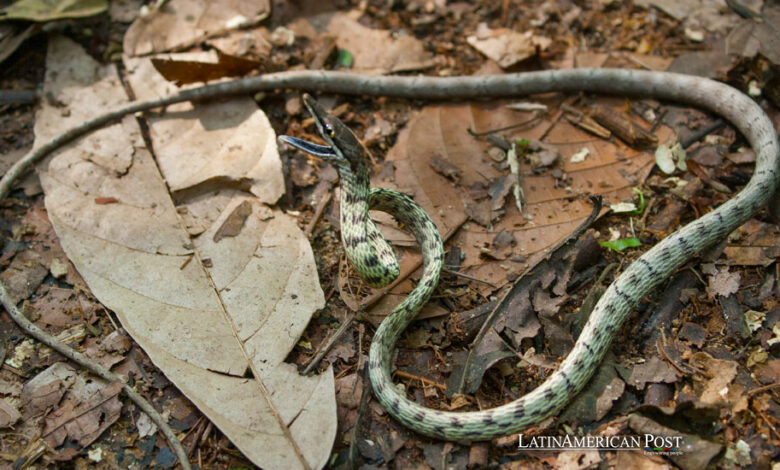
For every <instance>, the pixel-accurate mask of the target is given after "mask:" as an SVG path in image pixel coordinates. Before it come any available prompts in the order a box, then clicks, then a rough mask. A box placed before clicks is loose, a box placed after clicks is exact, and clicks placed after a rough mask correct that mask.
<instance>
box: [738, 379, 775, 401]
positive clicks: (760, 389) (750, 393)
mask: <svg viewBox="0 0 780 470" xmlns="http://www.w3.org/2000/svg"><path fill="white" fill-rule="evenodd" d="M778 387H780V382H775V383H772V384H769V385H764V386H763V387H758V388H754V389H753V390H749V391H748V392H747V393H746V395H747V397H748V398H751V397H752V396H753V395H756V394H759V393H761V392H766V391H767V390H772V389H773V388H778Z"/></svg>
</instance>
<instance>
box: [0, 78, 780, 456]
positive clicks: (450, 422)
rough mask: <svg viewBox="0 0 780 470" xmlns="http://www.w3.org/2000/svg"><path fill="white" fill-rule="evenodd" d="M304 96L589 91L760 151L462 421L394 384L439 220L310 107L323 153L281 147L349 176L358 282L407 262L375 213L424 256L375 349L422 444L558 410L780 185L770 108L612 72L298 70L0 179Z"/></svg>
mask: <svg viewBox="0 0 780 470" xmlns="http://www.w3.org/2000/svg"><path fill="white" fill-rule="evenodd" d="M279 89H296V90H308V91H312V92H322V93H337V94H349V95H369V96H386V97H399V98H412V99H437V100H446V99H461V100H462V99H469V98H480V99H484V98H505V97H510V96H524V95H530V94H535V93H549V92H564V93H578V92H590V93H601V94H611V95H631V96H642V97H648V98H654V99H658V100H668V101H672V102H679V103H684V104H689V105H692V106H694V107H697V108H701V109H703V110H707V111H710V112H712V113H714V114H716V115H719V116H721V117H722V118H724V119H725V120H726V121H729V122H730V123H731V124H732V125H733V126H734V127H735V128H736V129H737V130H738V131H739V132H740V133H741V134H742V135H743V136H744V137H745V139H746V140H747V141H748V142H749V144H750V146H751V148H752V149H753V151H754V152H755V167H754V170H753V175H752V176H751V178H750V181H748V183H747V184H746V185H745V186H744V188H742V190H741V191H740V192H739V193H738V194H736V195H735V196H733V197H732V198H730V199H729V200H728V201H726V202H725V203H723V204H721V205H720V206H719V207H717V208H715V209H713V210H711V211H710V212H708V213H706V214H704V215H702V216H701V217H699V218H698V219H696V220H694V221H692V222H690V223H688V224H687V225H685V226H684V227H682V228H680V229H678V230H677V231H675V232H674V233H672V234H670V235H668V236H667V237H665V238H664V239H663V240H661V241H660V242H659V243H657V244H656V245H655V246H653V247H652V248H651V249H650V250H648V251H647V252H645V253H644V254H643V255H642V256H641V257H639V258H638V259H636V260H635V261H634V262H632V263H631V264H630V265H629V266H628V267H627V268H626V269H625V270H624V271H623V272H622V273H621V274H620V275H619V276H618V277H617V279H615V280H614V281H613V282H612V283H611V284H610V286H609V287H608V288H607V290H606V291H605V293H604V294H603V295H602V296H601V298H600V300H599V301H598V303H597V304H596V306H595V307H594V309H593V311H592V312H591V314H590V316H589V319H588V322H587V323H586V324H585V327H584V328H583V330H582V332H581V333H580V335H579V337H578V338H577V341H576V343H575V345H574V347H573V348H572V350H571V352H570V353H569V354H568V355H567V357H566V358H565V359H564V360H563V361H562V362H561V364H560V366H559V367H558V368H557V370H556V371H555V372H554V373H553V374H551V375H550V376H549V377H548V378H547V379H546V380H545V381H544V382H543V383H542V384H541V385H539V386H538V387H537V388H535V389H534V390H532V391H531V392H530V393H528V394H526V395H524V396H522V397H520V398H518V399H517V400H514V401H512V402H510V403H507V404H504V405H501V406H498V407H496V408H491V409H486V410H481V411H470V412H453V411H441V410H434V409H430V408H426V407H424V406H422V405H420V404H418V403H416V402H414V401H412V400H410V399H408V398H407V397H406V395H405V393H404V392H402V391H401V390H399V389H398V388H397V387H396V385H395V384H394V383H393V379H392V364H393V354H394V351H395V347H396V343H397V341H398V339H399V337H400V335H401V333H402V332H403V331H404V329H405V328H406V327H407V326H408V324H409V323H410V322H411V321H412V320H413V319H414V317H415V316H416V314H417V313H418V312H419V311H420V309H421V308H422V307H423V306H424V305H425V303H426V302H427V301H428V300H429V299H430V296H431V293H432V292H433V290H434V289H435V288H436V285H437V284H438V281H439V276H440V272H441V267H442V262H443V255H444V249H443V244H442V239H441V235H440V234H439V232H438V230H437V228H436V226H435V224H434V223H433V222H432V220H431V218H430V216H429V215H428V214H427V213H426V212H425V210H423V209H422V208H421V207H420V206H419V205H418V204H416V203H415V202H414V200H413V199H412V198H410V197H408V196H405V195H403V194H401V193H398V192H395V191H390V190H387V189H381V188H373V189H372V188H370V186H369V185H370V181H369V176H370V172H369V169H368V166H367V164H366V163H365V158H366V154H365V149H364V148H363V146H362V145H361V144H360V141H359V140H358V139H357V138H356V137H355V135H354V134H353V133H352V131H351V130H350V129H349V128H348V127H347V126H346V125H345V124H343V123H342V122H341V121H340V120H339V119H337V118H336V117H334V116H332V115H329V114H328V113H327V112H326V111H325V110H324V109H323V108H322V106H320V105H318V104H317V103H316V101H315V100H313V99H312V98H311V97H306V98H304V103H305V104H306V107H307V109H308V111H309V112H310V113H311V114H312V116H313V118H314V122H315V123H316V126H317V129H318V131H319V133H320V135H321V137H322V139H323V140H324V141H325V144H326V145H320V144H314V143H311V142H307V141H305V140H302V139H297V138H295V137H290V136H280V139H281V140H282V141H283V142H286V143H288V144H291V145H293V146H294V147H297V148H299V149H301V150H303V151H305V152H309V153H311V154H313V155H317V156H319V157H320V158H322V159H323V160H326V161H328V162H330V163H332V164H333V165H334V166H335V167H336V169H337V171H338V172H339V175H340V178H339V179H340V185H341V188H342V196H341V201H340V204H341V206H340V207H341V215H340V222H341V235H342V237H341V238H342V244H343V245H344V248H345V251H346V254H347V257H348V258H349V259H350V262H351V264H352V266H353V267H354V268H355V271H356V272H357V273H358V275H360V276H362V277H364V279H366V282H367V283H369V284H371V285H375V286H379V285H384V284H386V283H388V282H391V280H392V279H393V278H394V277H396V276H398V271H399V269H398V263H397V261H396V260H395V257H394V255H393V254H392V250H391V248H390V246H389V244H388V243H387V242H386V241H385V240H384V238H383V237H382V236H381V233H380V232H379V231H378V229H377V227H376V225H375V224H374V222H373V221H372V220H371V218H370V217H369V214H368V209H369V208H372V209H378V210H384V211H386V212H388V213H390V214H391V215H393V216H394V217H395V218H396V219H397V220H398V221H399V222H400V223H402V224H404V225H405V226H406V227H407V228H408V229H409V230H410V231H411V232H412V233H413V234H414V236H415V238H416V239H417V241H418V243H419V244H420V245H421V248H422V255H423V274H422V276H421V278H420V280H419V282H418V283H417V286H416V287H415V288H414V289H413V290H412V292H411V293H410V294H409V295H408V296H407V298H406V299H404V300H403V301H402V302H401V303H400V304H399V305H398V306H397V307H396V308H395V309H394V310H393V311H392V312H391V313H390V315H388V317H387V318H385V319H384V320H383V321H382V323H381V324H380V325H379V327H378V328H377V330H376V332H375V333H374V336H373V338H372V340H371V346H370V348H369V360H368V374H369V379H370V381H371V386H372V389H373V391H374V395H375V396H376V398H377V400H378V401H379V402H380V404H381V405H382V406H383V407H384V408H385V409H386V410H387V411H388V412H389V413H390V414H391V415H392V416H393V417H394V418H395V419H396V420H397V421H398V422H400V423H401V424H403V425H404V426H406V427H408V428H410V429H412V430H413V431H415V432H417V433H420V434H422V435H426V436H430V437H433V438H438V439H445V440H458V441H479V440H489V439H493V438H495V437H499V436H503V435H509V434H513V433H516V432H518V431H521V430H523V429H525V428H528V427H530V426H533V425H534V424H537V423H539V422H540V421H542V420H544V419H546V418H547V417H549V416H551V415H553V414H555V413H556V412H558V411H560V410H561V409H562V408H563V407H564V406H565V405H566V404H567V403H569V402H570V401H571V400H572V399H573V398H574V396H575V395H577V393H579V392H580V391H581V390H582V389H583V388H584V386H585V385H586V384H587V382H588V381H589V379H590V377H591V376H592V375H593V373H594V371H595V370H596V368H597V367H598V365H599V364H600V363H601V360H602V359H603V357H604V355H605V354H606V352H607V350H608V349H609V347H610V345H611V342H612V340H613V338H614V337H615V333H616V331H617V330H618V329H620V328H621V326H622V325H623V323H624V322H625V321H626V319H627V318H628V317H629V315H630V314H631V312H632V311H633V309H634V308H635V307H636V306H637V304H638V303H639V302H640V301H641V300H642V298H643V297H644V296H645V295H647V294H648V293H650V292H651V291H652V290H653V289H655V288H656V287H658V286H659V285H660V284H661V283H663V282H664V281H665V280H666V279H667V278H668V277H669V276H670V274H671V273H672V272H674V271H675V270H676V269H678V268H680V267H681V266H682V265H684V264H685V263H687V262H688V261H689V260H691V259H692V258H694V257H695V256H696V255H697V254H698V253H700V252H701V251H702V250H705V249H706V248H708V247H711V246H712V245H714V244H715V243H717V242H718V241H720V240H723V239H724V238H725V237H726V236H727V235H728V234H729V233H731V232H732V231H733V230H735V229H736V228H737V227H739V226H740V225H742V224H743V223H744V222H745V221H747V220H748V219H749V218H751V217H752V216H753V215H754V214H756V213H757V212H758V211H759V210H760V209H761V208H762V207H763V206H764V205H765V204H766V203H767V202H769V201H770V200H772V199H773V198H774V202H775V203H777V202H778V201H777V197H776V195H775V191H776V189H777V186H778V183H779V181H778V179H779V178H780V145H778V136H777V131H776V130H775V128H774V125H773V124H772V121H771V120H770V119H769V117H768V116H767V115H766V113H764V111H763V110H762V109H761V107H760V106H759V105H758V104H757V103H756V102H755V101H753V99H751V98H749V97H748V96H747V95H745V94H743V93H741V92H740V91H738V90H736V89H735V88H733V87H731V86H729V85H726V84H724V83H720V82H717V81H715V80H711V79H708V78H703V77H696V76H690V75H683V74H676V73H669V72H657V71H645V70H626V69H610V68H575V69H563V70H542V71H534V72H522V73H511V74H504V75H485V76H460V77H427V76H369V75H360V74H356V73H350V72H342V71H314V70H295V71H287V72H278V73H271V74H266V75H258V76H254V77H248V78H243V79H238V80H233V81H226V82H221V83H216V84H209V85H204V86H200V87H196V88H191V89H188V90H183V91H180V92H178V93H176V94H173V95H170V96H165V97H161V98H158V99H154V100H150V101H144V102H137V103H132V104H129V105H127V106H125V107H123V108H120V109H117V110H114V111H110V112H107V113H105V114H103V115H100V116H97V117H95V118H93V119H90V120H88V121H85V122H84V123H81V124H80V125H78V126H76V127H74V128H72V129H69V130H68V131H66V132H64V133H62V134H60V135H58V136H57V137H55V138H53V139H51V140H50V141H48V142H47V143H45V144H44V145H41V146H40V147H38V148H37V149H36V150H34V151H33V152H30V153H29V154H28V155H27V156H25V157H24V158H23V159H21V160H19V161H18V162H17V163H16V164H14V165H13V166H12V167H11V168H10V169H9V170H8V171H7V173H6V174H5V175H4V176H3V178H2V179H0V196H3V197H4V196H5V195H7V194H8V192H9V191H10V188H11V184H12V183H13V181H14V178H16V177H17V176H18V175H20V174H22V173H23V172H24V171H25V170H26V169H27V168H29V167H30V166H31V165H32V164H33V163H34V162H36V161H38V160H40V159H41V158H43V157H44V156H45V155H47V154H48V153H50V152H52V151H53V150H55V149H57V148H59V147H61V146H62V145H63V144H65V143H67V142H69V141H71V140H73V139H75V138H76V137H79V136H82V135H84V134H86V133H88V132H90V131H92V130H95V129H97V128H99V127H101V126H104V125H106V124H107V123H110V122H113V121H116V120H118V119H120V118H121V117H123V116H125V115H127V114H130V113H135V112H139V111H145V110H150V109H154V108H159V107H164V106H167V105H170V104H174V103H179V102H183V101H201V100H210V99H217V98H224V97H227V96H231V95H246V94H253V93H257V92H261V91H270V90H279Z"/></svg>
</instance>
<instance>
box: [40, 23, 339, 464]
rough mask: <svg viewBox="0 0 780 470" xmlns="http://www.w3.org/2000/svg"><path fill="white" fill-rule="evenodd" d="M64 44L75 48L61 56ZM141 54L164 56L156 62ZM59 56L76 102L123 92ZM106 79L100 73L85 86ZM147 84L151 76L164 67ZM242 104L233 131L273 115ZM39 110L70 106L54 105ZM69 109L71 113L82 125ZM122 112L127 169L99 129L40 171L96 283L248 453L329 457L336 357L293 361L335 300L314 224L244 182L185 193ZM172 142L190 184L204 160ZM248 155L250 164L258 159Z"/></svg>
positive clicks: (76, 58) (52, 206)
mask: <svg viewBox="0 0 780 470" xmlns="http://www.w3.org/2000/svg"><path fill="white" fill-rule="evenodd" d="M63 57H68V58H69V59H70V61H69V62H65V63H63V62H61V59H62V58H63ZM135 66H136V67H137V68H143V69H145V70H152V66H151V64H149V63H148V62H147V64H146V65H143V66H142V65H141V64H139V63H138V62H136V63H135ZM47 69H48V71H49V74H50V75H49V76H48V77H47V78H48V80H47V82H46V84H45V89H50V88H55V87H58V86H59V89H60V90H62V89H63V86H62V85H58V81H59V80H67V81H70V84H69V88H68V90H67V92H65V90H63V91H61V92H60V94H59V95H58V99H59V100H60V101H62V102H63V103H64V104H65V105H67V106H68V109H72V110H73V112H72V114H76V115H85V114H90V113H94V114H99V113H100V112H102V111H103V110H102V109H96V108H95V107H94V106H92V104H93V103H94V102H95V101H98V99H97V96H96V95H93V94H97V93H100V96H101V97H102V96H115V97H118V96H119V95H120V94H121V93H122V91H121V90H122V89H121V87H120V86H119V85H118V83H117V82H116V78H115V77H111V76H110V74H108V73H107V72H103V73H105V76H106V78H105V80H103V81H101V80H98V79H96V78H95V77H92V76H89V74H84V73H83V72H79V73H80V74H81V75H80V76H74V71H76V70H78V71H82V70H101V69H100V68H99V67H98V66H97V65H96V64H94V63H92V62H91V59H90V58H88V57H87V56H86V55H84V54H83V52H81V51H80V50H79V49H78V47H77V46H75V45H74V44H73V43H71V42H70V41H66V40H63V39H55V40H53V41H52V43H51V45H50V46H49V62H48V67H47ZM55 78H56V81H53V80H54V79H55ZM94 82H97V85H96V86H87V85H88V84H92V83H94ZM106 82H108V83H106ZM132 83H133V80H131V84H132ZM110 85H112V86H110ZM142 86H144V87H146V88H147V89H150V88H152V87H153V81H149V82H145V83H143V84H142ZM147 92H148V91H147ZM136 93H138V92H136ZM74 95H76V96H78V97H79V98H80V99H79V100H75V99H74ZM116 99H117V101H119V99H118V98H116ZM232 105H233V106H236V103H235V102H233V104H232ZM82 107H87V109H80V108H82ZM227 109H228V108H224V111H222V112H223V113H226V112H227ZM234 111H235V112H231V113H230V115H229V117H230V119H229V120H228V121H227V122H221V123H220V124H221V125H222V126H226V127H225V129H223V131H224V132H228V133H229V134H233V135H235V134H239V133H240V132H238V131H237V130H236V129H232V128H231V126H239V127H240V125H241V122H242V121H241V120H240V119H237V117H236V115H238V116H240V117H241V118H243V119H247V120H250V121H251V122H253V123H255V124H254V125H259V124H258V123H260V124H262V123H263V122H265V123H267V120H266V118H265V116H264V115H262V113H260V112H259V111H257V110H256V109H250V107H249V106H246V105H242V104H240V103H239V104H238V106H237V109H236V110H234ZM249 111H251V112H249ZM200 112H201V108H197V109H195V110H192V109H188V110H187V111H186V112H184V116H182V115H180V113H177V112H174V113H173V114H174V115H173V116H171V118H170V119H171V120H173V121H177V122H179V123H180V124H181V122H183V121H185V120H187V121H198V120H200V121H201V122H204V121H205V122H210V121H209V119H214V118H215V115H214V112H213V108H210V107H208V108H206V109H204V110H203V112H204V113H205V114H206V116H201V115H200ZM40 113H41V115H47V114H52V113H57V114H60V110H59V109H52V108H50V107H48V106H44V107H43V108H42V110H41V112H40ZM169 114H170V110H169ZM60 118H61V120H62V121H63V122H62V123H61V125H62V126H64V127H70V126H71V125H72V123H71V121H70V120H69V119H62V117H60ZM185 118H186V119H185ZM53 120H54V119H53V118H49V119H48V120H46V119H44V120H43V122H52V121H53ZM165 120H166V117H165V116H163V117H160V118H157V119H154V120H152V123H151V127H152V137H153V139H156V138H158V136H160V134H161V130H160V129H159V127H163V128H168V127H166V126H167V125H168V124H169V123H167V122H165ZM213 122H215V123H216V122H218V121H213ZM121 125H122V126H123V127H124V132H118V133H115V134H114V135H113V136H112V144H113V145H112V148H117V149H129V150H130V151H129V152H127V156H128V164H127V165H126V170H125V172H124V173H122V174H117V173H116V172H115V171H112V170H111V169H110V168H106V166H105V165H103V164H102V163H100V162H96V161H94V160H92V159H91V158H90V156H91V154H90V152H88V151H85V149H84V147H85V146H89V145H90V140H91V138H92V136H90V138H89V139H86V140H84V141H81V142H78V143H77V144H76V145H75V146H72V147H70V148H68V149H65V150H63V151H61V152H59V153H58V154H57V155H56V156H55V158H54V159H53V160H52V161H51V163H50V164H49V168H48V171H47V172H45V173H43V174H42V180H43V186H44V189H45V191H46V206H47V209H48V211H49V216H50V218H51V220H52V224H53V226H54V228H55V230H56V231H57V234H58V235H59V237H60V240H61V242H62V246H63V248H64V250H65V252H66V253H67V254H68V256H69V258H70V259H71V261H73V263H74V265H75V266H76V267H77V269H78V270H79V272H80V273H81V274H82V276H83V277H84V279H85V281H86V282H87V284H88V285H89V287H90V289H91V290H92V292H93V294H94V295H95V296H96V297H97V298H98V299H99V300H100V301H101V303H103V304H104V305H105V306H106V307H108V308H110V309H112V310H113V311H114V312H116V314H117V316H118V317H119V319H120V321H121V322H122V325H123V327H124V328H125V330H127V332H128V333H129V334H130V335H131V336H132V337H133V338H134V339H135V340H136V341H137V342H138V344H139V345H141V347H142V348H144V350H145V351H146V353H147V354H148V355H149V357H150V358H151V359H152V361H153V362H154V363H155V365H156V366H157V367H159V368H160V369H161V370H162V371H163V372H164V373H165V374H166V376H167V377H168V378H169V379H170V380H171V382H173V383H174V384H175V385H176V386H177V387H178V388H179V389H180V390H181V391H182V392H183V393H184V394H185V395H186V396H187V397H188V398H189V399H190V400H191V401H192V402H193V403H194V404H195V405H196V406H198V408H200V410H201V411H202V412H203V413H204V414H206V415H207V416H208V418H209V419H210V420H211V421H212V422H213V423H214V424H215V425H216V426H218V427H219V428H220V429H221V430H222V431H223V432H224V433H225V435H226V436H228V438H230V439H231V441H232V442H233V443H234V444H235V445H236V447H238V448H239V449H240V450H241V451H242V452H243V453H244V455H246V457H247V458H249V459H250V460H251V461H253V462H254V463H256V464H257V465H259V466H262V467H263V468H269V469H270V468H285V469H287V468H305V467H313V468H320V467H322V466H323V465H325V463H326V462H327V460H328V457H329V455H330V449H331V445H332V443H333V439H334V437H335V433H336V406H335V392H334V385H333V384H334V382H333V372H332V369H328V370H327V371H325V372H324V373H323V374H321V375H319V376H312V377H302V376H300V375H298V373H297V370H296V368H295V366H294V365H292V364H287V363H285V362H284V359H285V358H286V357H287V355H288V354H289V351H290V350H291V349H292V347H293V346H294V345H295V343H296V342H297V340H298V338H299V337H300V335H301V334H302V332H303V330H304V328H305V327H306V324H307V323H308V322H309V319H310V317H311V315H312V313H313V312H314V311H315V310H316V309H318V308H321V307H322V306H323V305H324V296H323V293H322V290H321V288H320V285H319V280H318V278H317V271H316V267H315V264H314V258H313V255H312V252H311V248H310V246H309V244H308V241H307V239H306V237H305V236H304V235H303V234H302V233H301V232H300V230H299V229H298V227H297V225H296V221H295V219H292V218H290V217H289V216H287V215H285V214H283V213H281V212H278V211H277V212H272V211H270V210H269V209H268V208H267V207H265V206H263V205H262V204H261V203H260V202H259V201H258V200H257V199H256V198H250V197H247V196H246V192H243V191H240V190H238V189H221V190H220V189H216V190H212V189H211V188H203V187H199V188H197V189H192V188H190V193H189V194H188V195H186V196H182V195H180V204H181V205H180V206H179V207H178V208H177V207H175V206H174V201H173V200H172V198H171V195H170V193H169V192H168V188H167V187H166V184H165V182H164V181H163V179H162V178H161V177H160V168H158V167H157V166H155V162H154V160H153V159H152V158H151V156H150V155H149V152H148V151H147V150H146V149H145V148H144V144H143V141H142V139H140V135H139V132H138V129H137V127H136V125H135V124H134V118H133V117H129V119H125V120H124V121H123V123H122V124H121ZM190 127H191V128H192V127H193V126H192V124H190ZM45 130H46V131H49V133H46V132H43V131H44V129H38V127H37V126H36V134H37V137H38V139H36V140H44V141H45V140H46V138H47V137H48V136H49V135H51V133H56V130H55V129H45ZM39 132H40V133H39ZM207 132H208V130H206V129H201V130H200V132H199V131H198V130H196V129H191V130H190V131H189V134H188V136H189V138H191V139H193V140H198V141H205V140H208V139H209V138H213V137H207V136H206V135H204V133H207ZM241 132H246V130H243V129H242V130H241ZM258 134H259V135H258ZM264 137H265V138H264ZM249 138H250V137H247V139H249ZM251 139H254V140H258V139H259V140H260V141H261V142H265V144H263V145H265V147H266V148H268V147H270V146H271V145H272V144H271V143H268V142H273V141H274V140H275V139H274V135H273V130H272V129H271V128H270V127H269V126H265V127H262V126H261V127H260V130H258V131H257V132H256V133H255V134H253V135H251ZM163 140H164V138H163ZM228 140H230V139H229V138H228ZM234 140H235V139H234ZM230 144H231V143H230V142H229V143H228V144H227V145H230ZM232 144H235V145H238V146H240V143H238V142H235V141H234V142H232ZM163 146H164V145H163ZM155 149H156V150H157V149H158V144H157V141H155ZM228 150H229V149H228ZM162 153H164V154H165V155H166V157H165V159H166V160H165V163H162V159H161V160H160V161H161V165H162V166H163V168H162V170H163V173H164V174H165V177H166V179H167V180H168V181H169V182H170V181H172V180H176V179H177V177H179V181H180V183H181V184H180V186H182V185H184V186H186V185H185V184H184V183H185V182H186V181H193V178H189V179H187V178H181V176H182V174H183V173H185V174H186V173H188V170H189V166H190V164H191V163H192V160H190V162H189V164H188V162H187V161H180V162H177V161H176V160H175V158H174V156H175V155H176V154H178V153H180V152H179V149H178V148H177V147H176V146H175V145H174V144H170V143H169V146H168V148H167V151H164V152H162ZM103 156H106V157H109V156H110V155H106V154H103ZM188 156H189V157H191V158H192V159H193V160H195V161H197V157H196V156H192V155H188ZM209 157H210V158H214V157H213V156H209ZM223 157H224V155H223ZM258 158H260V159H261V160H262V159H263V158H264V157H263V156H262V154H261V156H260V157H258V156H257V154H256V155H255V156H254V159H255V160H257V159H258ZM216 159H217V160H220V157H217V158H216ZM223 159H224V158H223ZM204 160H205V159H204ZM204 160H201V161H204ZM219 163H220V164H217V165H216V166H212V167H211V168H212V169H213V170H214V173H213V174H224V172H221V173H220V171H221V170H222V169H224V166H225V165H224V162H219ZM228 166H229V165H228ZM240 168H243V169H244V170H245V172H246V171H248V172H251V171H253V169H254V168H255V167H254V166H252V165H249V166H241V167H240ZM228 170H229V171H231V170H232V171H237V173H233V174H232V175H231V177H235V178H237V179H242V178H248V177H247V175H246V173H245V172H244V173H242V172H240V171H238V170H237V168H236V167H235V166H233V167H230V168H228ZM268 177H269V178H270V177H273V178H278V179H279V181H281V178H282V177H281V175H280V174H279V175H268ZM248 179H251V178H248ZM171 186H172V187H173V186H174V185H173V184H171ZM106 193H109V194H112V195H114V196H115V197H116V198H117V199H118V200H119V201H120V202H119V203H117V204H108V205H98V204H95V203H94V199H95V197H96V196H98V195H101V194H106ZM188 196H189V199H188ZM245 202H247V203H248V204H250V205H251V214H250V215H249V216H247V218H246V220H245V221H244V224H243V228H242V229H241V230H240V232H239V233H238V234H237V235H235V236H232V237H225V238H223V239H222V240H220V241H219V242H214V235H215V233H216V231H217V229H218V228H219V227H221V226H222V225H224V222H225V220H226V219H227V218H228V217H229V216H230V214H231V213H232V212H233V211H234V210H235V209H236V208H237V207H239V206H241V204H243V203H245ZM181 213H187V214H189V217H190V218H191V220H194V221H196V222H197V223H200V224H201V226H202V227H203V230H202V235H201V236H199V237H192V236H190V234H189V233H188V232H187V230H186V229H185V222H184V220H182V217H180V214H181ZM269 213H271V215H270V216H269ZM250 370H251V373H250Z"/></svg>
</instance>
